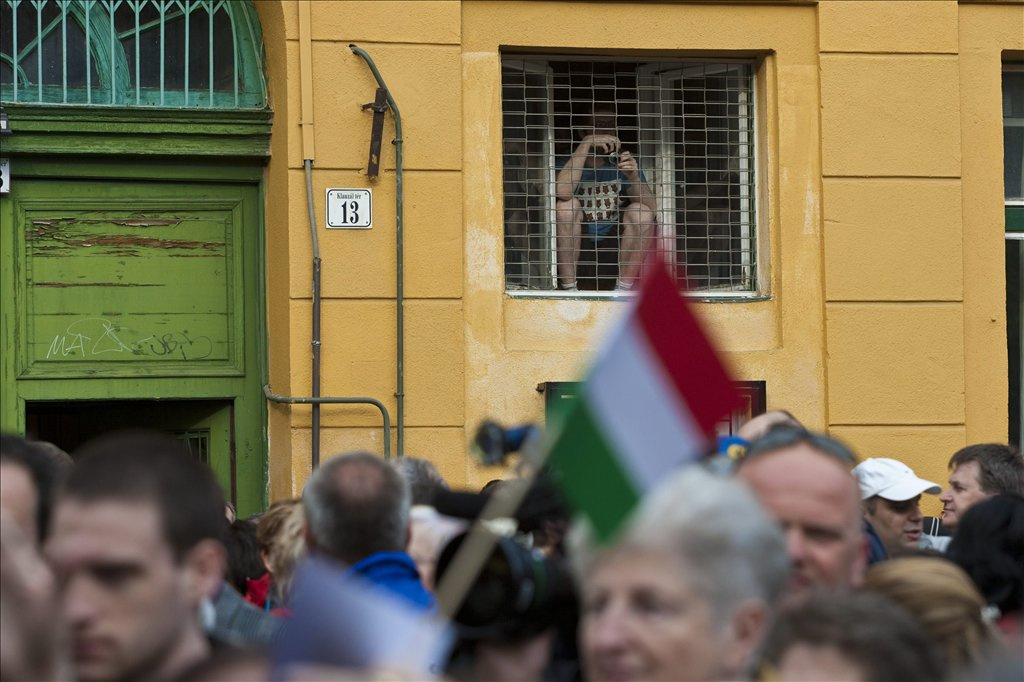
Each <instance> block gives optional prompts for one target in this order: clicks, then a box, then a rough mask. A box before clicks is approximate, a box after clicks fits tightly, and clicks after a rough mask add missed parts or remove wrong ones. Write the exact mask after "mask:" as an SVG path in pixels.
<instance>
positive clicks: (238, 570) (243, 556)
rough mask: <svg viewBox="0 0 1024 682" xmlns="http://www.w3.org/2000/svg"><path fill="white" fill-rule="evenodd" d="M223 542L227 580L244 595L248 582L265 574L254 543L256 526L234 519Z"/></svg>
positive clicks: (258, 550) (258, 549)
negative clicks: (225, 554) (225, 553)
mask: <svg viewBox="0 0 1024 682" xmlns="http://www.w3.org/2000/svg"><path fill="white" fill-rule="evenodd" d="M223 542H224V549H225V550H227V580H228V582H229V583H231V586H232V587H234V588H235V589H236V590H238V592H239V593H241V594H245V591H246V589H247V586H248V581H249V580H255V579H257V578H259V577H260V576H262V575H263V574H264V573H266V572H267V569H266V567H265V566H264V565H263V559H262V558H260V548H259V544H258V543H257V542H256V524H255V523H253V522H252V521H248V520H246V519H235V520H234V521H232V522H231V523H230V524H228V525H227V528H226V530H225V533H224V540H223Z"/></svg>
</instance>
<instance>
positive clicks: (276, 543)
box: [256, 498, 306, 600]
mask: <svg viewBox="0 0 1024 682" xmlns="http://www.w3.org/2000/svg"><path fill="white" fill-rule="evenodd" d="M304 526H305V513H304V512H303V510H302V500H300V499H299V498H294V499H287V500H278V501H277V502H275V503H274V504H272V505H270V508H269V509H267V511H266V513H265V514H263V516H262V517H260V522H259V524H258V525H257V527H256V542H257V544H258V545H259V548H260V551H261V552H263V553H264V555H265V556H266V563H267V569H268V570H269V571H270V575H271V576H273V578H274V584H275V588H276V589H277V590H278V596H279V597H280V598H281V599H282V600H284V598H285V597H286V596H287V594H288V589H289V587H290V583H291V578H292V572H293V571H294V569H295V565H296V564H297V563H298V562H299V559H301V558H302V556H303V555H304V554H305V548H306V546H305V538H304V537H303V529H304Z"/></svg>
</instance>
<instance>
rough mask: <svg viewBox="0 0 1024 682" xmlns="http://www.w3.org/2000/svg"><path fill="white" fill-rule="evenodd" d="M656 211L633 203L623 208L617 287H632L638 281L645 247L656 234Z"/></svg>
mask: <svg viewBox="0 0 1024 682" xmlns="http://www.w3.org/2000/svg"><path fill="white" fill-rule="evenodd" d="M655 224H656V220H655V215H654V211H652V210H651V209H649V208H647V207H646V206H644V205H642V204H636V203H632V204H630V205H629V206H627V207H626V208H624V209H623V210H622V242H621V244H620V245H619V281H618V284H617V285H616V288H627V289H630V288H632V287H633V285H634V284H635V283H636V278H637V275H639V274H640V273H639V269H640V263H641V261H642V260H643V249H644V246H645V245H646V244H647V242H648V240H650V238H651V235H653V234H654V226H655Z"/></svg>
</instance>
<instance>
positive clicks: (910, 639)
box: [763, 590, 947, 682]
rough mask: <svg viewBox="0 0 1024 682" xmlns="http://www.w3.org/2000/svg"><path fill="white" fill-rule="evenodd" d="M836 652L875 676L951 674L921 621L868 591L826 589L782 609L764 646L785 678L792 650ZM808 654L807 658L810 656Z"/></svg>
mask: <svg viewBox="0 0 1024 682" xmlns="http://www.w3.org/2000/svg"><path fill="white" fill-rule="evenodd" d="M797 648H802V649H803V650H804V651H811V652H818V653H828V652H835V653H837V654H838V655H839V656H840V657H841V659H842V660H843V661H844V662H845V663H846V664H847V665H849V666H851V667H853V668H856V669H859V671H860V673H861V674H860V675H859V679H862V680H871V681H872V682H936V680H942V679H946V677H947V672H946V671H945V670H944V669H943V667H942V661H941V657H940V656H939V654H938V652H937V650H936V647H935V645H934V644H933V643H932V642H931V641H929V639H928V636H927V633H926V632H925V631H924V629H923V628H922V626H921V624H920V623H918V622H917V620H916V619H915V618H914V617H913V616H912V615H911V614H910V613H908V612H907V611H906V610H905V609H903V608H902V607H900V606H898V605H896V604H894V603H892V602H891V601H890V600H888V599H886V598H885V597H883V596H881V595H879V594H875V593H871V592H863V591H837V590H822V591H817V592H813V593H811V594H810V595H809V596H808V598H806V599H803V600H800V601H799V602H793V603H791V604H789V605H788V608H786V609H784V610H783V611H782V613H781V614H779V616H778V618H777V620H776V622H775V625H774V627H773V628H772V631H771V632H770V633H769V635H768V637H767V640H766V641H765V645H764V647H763V657H764V661H765V663H766V664H767V665H768V666H770V667H772V668H775V669H776V670H778V671H779V672H781V673H782V679H785V676H786V673H787V670H786V668H787V666H788V665H789V663H790V661H792V659H789V661H787V655H788V654H792V653H795V650H796V649H797ZM805 660H807V659H805ZM803 672H804V674H805V675H810V676H809V677H804V678H802V679H815V678H819V679H829V677H828V674H829V673H833V674H834V672H833V671H832V670H824V669H822V670H819V671H817V672H816V673H815V672H814V671H809V670H806V669H804V670H803Z"/></svg>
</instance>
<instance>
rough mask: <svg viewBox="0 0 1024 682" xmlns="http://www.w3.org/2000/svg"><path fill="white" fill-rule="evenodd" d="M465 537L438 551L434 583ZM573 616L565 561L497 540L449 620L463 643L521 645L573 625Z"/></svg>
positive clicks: (572, 592)
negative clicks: (457, 608)
mask: <svg viewBox="0 0 1024 682" xmlns="http://www.w3.org/2000/svg"><path fill="white" fill-rule="evenodd" d="M465 538H466V533H463V534H461V535H458V536H456V537H454V538H452V540H451V541H450V542H449V543H448V544H447V545H446V546H445V548H444V549H443V550H441V555H440V556H439V557H438V560H437V575H438V578H439V579H440V577H441V576H443V575H444V573H445V571H446V570H447V569H448V566H449V564H450V563H451V561H452V558H453V557H454V556H455V554H456V552H457V551H458V549H459V547H460V546H461V545H462V542H463V541H464V540H465ZM577 614H578V605H577V599H576V592H575V589H574V586H573V580H572V576H571V575H570V573H569V569H568V566H567V565H566V562H565V560H564V559H551V558H548V557H545V556H543V555H541V554H540V552H537V551H535V550H533V549H531V548H529V547H527V546H526V545H525V544H523V543H522V542H520V541H518V540H516V539H514V538H510V537H504V536H498V537H496V538H495V545H494V549H493V550H492V551H491V554H490V556H489V557H488V558H487V561H486V562H485V563H484V566H483V568H482V569H481V570H480V573H479V575H478V576H477V579H476V581H475V582H474V583H473V585H472V587H470V589H469V592H468V593H467V595H466V598H465V599H464V600H463V602H462V605H461V607H460V608H459V610H458V612H457V613H456V614H455V617H454V619H453V620H454V621H455V624H456V627H457V629H458V633H459V636H460V637H462V638H464V639H466V640H471V641H481V640H500V641H522V640H524V639H528V638H530V637H533V636H534V635H537V634H539V633H541V632H543V631H544V630H547V629H548V628H550V627H563V626H566V625H569V624H573V623H575V620H576V617H577Z"/></svg>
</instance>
